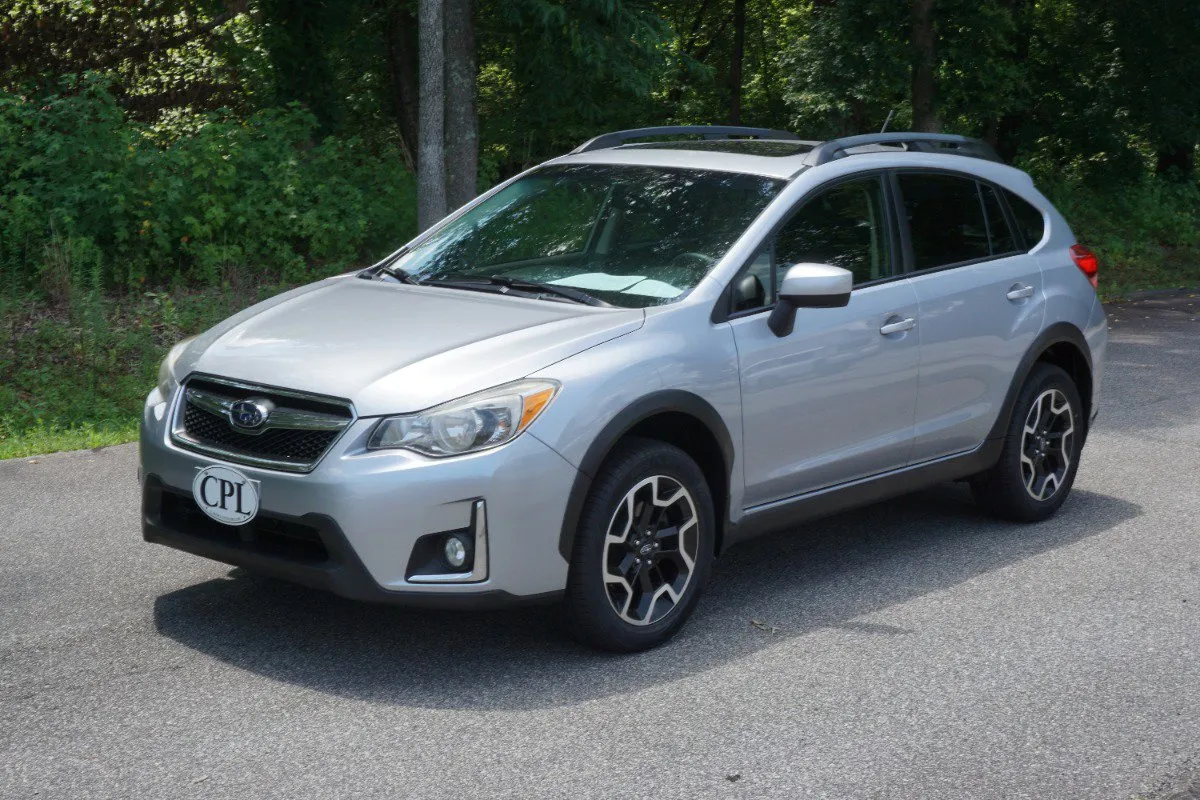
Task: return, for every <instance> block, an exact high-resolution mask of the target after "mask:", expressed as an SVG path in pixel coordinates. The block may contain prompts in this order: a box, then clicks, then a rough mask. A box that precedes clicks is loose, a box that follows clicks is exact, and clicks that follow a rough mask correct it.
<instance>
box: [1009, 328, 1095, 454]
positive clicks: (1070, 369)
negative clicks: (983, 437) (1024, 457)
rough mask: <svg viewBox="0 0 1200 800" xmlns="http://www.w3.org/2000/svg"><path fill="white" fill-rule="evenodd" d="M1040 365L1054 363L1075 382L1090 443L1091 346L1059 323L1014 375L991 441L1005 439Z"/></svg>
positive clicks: (1040, 339) (1036, 342)
mask: <svg viewBox="0 0 1200 800" xmlns="http://www.w3.org/2000/svg"><path fill="white" fill-rule="evenodd" d="M1038 363H1046V364H1053V365H1054V366H1056V367H1059V368H1061V369H1062V370H1063V371H1064V372H1066V373H1067V374H1068V375H1070V376H1071V379H1072V380H1073V381H1075V387H1076V388H1077V389H1078V390H1079V400H1080V402H1081V403H1083V437H1082V439H1083V442H1084V443H1086V441H1087V434H1088V429H1089V428H1090V427H1091V412H1092V358H1091V350H1090V348H1089V347H1088V344H1087V339H1085V338H1084V335H1083V331H1081V330H1079V328H1077V327H1075V326H1074V325H1072V324H1071V323H1069V322H1056V323H1054V324H1053V325H1051V326H1049V327H1048V328H1046V329H1045V330H1044V331H1042V332H1041V333H1040V334H1039V335H1038V337H1037V339H1035V340H1034V342H1033V345H1032V346H1030V348H1029V350H1027V351H1026V352H1025V355H1024V356H1023V357H1022V358H1021V363H1020V364H1019V365H1018V367H1017V371H1016V374H1015V375H1014V376H1013V381H1012V384H1011V385H1010V386H1009V387H1008V394H1007V395H1006V396H1005V398H1004V405H1003V406H1002V407H1001V413H1000V415H999V416H998V417H997V418H996V422H995V424H994V425H993V426H992V430H991V432H990V433H989V434H988V438H989V439H996V438H1002V437H1003V436H1004V434H1005V431H1006V430H1007V428H1008V421H1009V419H1010V418H1011V416H1012V411H1013V406H1014V405H1015V404H1016V402H1017V395H1018V394H1019V393H1020V391H1021V387H1022V386H1024V385H1025V381H1026V380H1027V379H1028V378H1029V373H1030V371H1031V370H1032V369H1033V366H1034V364H1038ZM1082 446H1083V444H1082V443H1081V444H1080V447H1082Z"/></svg>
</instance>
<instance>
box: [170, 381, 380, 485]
mask: <svg viewBox="0 0 1200 800" xmlns="http://www.w3.org/2000/svg"><path fill="white" fill-rule="evenodd" d="M193 381H196V382H202V383H205V384H215V385H217V386H223V387H229V388H230V389H231V390H235V391H238V392H243V393H245V392H250V393H253V394H254V395H263V396H265V397H267V398H270V399H273V401H274V402H275V407H274V408H273V409H272V410H271V414H270V416H269V418H268V420H267V422H266V424H264V425H263V426H262V428H261V429H258V430H247V429H245V428H241V427H238V426H235V425H233V424H232V423H231V422H230V420H229V410H230V407H231V406H232V405H233V404H234V403H235V402H237V401H238V400H239V399H241V398H238V397H229V396H225V395H222V394H218V393H216V392H213V391H209V390H207V389H196V388H193V387H192V386H191V385H190V384H191V383H192V382H193ZM289 399H292V400H296V401H301V402H305V403H311V404H320V405H324V406H334V407H337V408H341V409H344V410H345V415H344V416H342V415H338V414H326V413H321V412H319V411H313V410H311V409H303V408H290V407H288V406H287V401H288V400H289ZM189 406H191V407H192V408H194V409H198V410H199V411H200V412H203V413H206V414H209V415H212V416H213V417H214V418H220V419H222V420H223V421H224V424H225V425H227V426H228V427H229V430H230V431H232V432H233V433H235V434H237V435H238V436H241V437H246V442H245V447H244V448H234V447H229V446H224V445H221V444H217V443H213V442H208V441H203V440H201V439H198V438H196V437H195V436H193V435H191V434H189V433H188V431H187V429H186V427H185V412H186V411H187V409H188V407H189ZM357 419H358V415H357V413H356V412H355V410H354V406H353V405H352V404H351V403H350V402H348V401H347V400H343V399H341V398H337V397H329V396H326V395H318V394H311V393H306V392H298V391H295V390H292V389H279V388H276V387H273V386H263V385H259V384H252V383H245V382H242V381H235V380H231V379H229V378H218V377H216V376H213V375H205V374H201V373H195V374H192V375H189V376H187V377H186V378H185V379H184V380H183V382H182V383H181V385H180V388H179V389H178V390H177V391H176V392H175V398H174V401H173V404H172V408H171V426H170V431H171V433H170V436H171V441H172V443H174V444H175V445H177V446H179V447H181V448H183V449H186V450H193V451H195V452H198V453H204V454H206V455H211V456H216V457H217V458H220V459H222V460H225V461H230V462H233V463H237V464H246V465H249V466H255V467H262V468H264V469H274V470H280V471H283V472H296V473H307V472H311V471H312V470H313V469H315V468H316V466H317V464H319V463H320V461H321V459H322V458H324V457H325V456H326V455H327V454H328V453H329V451H330V450H332V449H333V447H334V445H336V444H337V442H338V441H339V440H340V439H341V438H342V436H343V435H344V434H345V432H346V431H347V430H348V429H349V428H350V427H351V425H353V424H354V422H355V421H356V420H357ZM268 431H277V432H278V431H283V432H288V431H290V432H296V433H302V432H304V431H311V432H313V433H314V434H316V433H329V434H332V436H331V437H330V438H329V441H328V443H327V444H325V445H324V448H323V449H322V450H321V452H320V454H319V455H317V456H316V457H315V458H311V459H290V460H289V459H286V458H280V457H272V456H267V455H262V454H256V453H254V452H253V449H254V446H255V440H254V437H256V436H261V435H262V434H264V433H267V432H268ZM268 438H269V437H268Z"/></svg>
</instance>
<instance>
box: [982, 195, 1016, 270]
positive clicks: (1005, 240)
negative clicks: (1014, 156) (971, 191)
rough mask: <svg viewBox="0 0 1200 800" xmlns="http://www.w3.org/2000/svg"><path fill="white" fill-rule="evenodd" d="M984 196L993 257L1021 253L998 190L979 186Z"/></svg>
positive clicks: (984, 208) (984, 207)
mask: <svg viewBox="0 0 1200 800" xmlns="http://www.w3.org/2000/svg"><path fill="white" fill-rule="evenodd" d="M979 191H980V192H981V193H982V195H983V210H984V211H986V212H987V226H988V236H989V239H990V240H991V244H992V255H994V256H1003V255H1008V254H1009V253H1016V252H1019V251H1020V249H1021V248H1019V247H1017V240H1016V237H1014V236H1013V232H1012V229H1011V228H1009V227H1008V218H1007V217H1006V216H1004V208H1003V207H1002V206H1001V205H1000V197H999V196H998V195H997V194H996V190H995V189H993V188H992V187H991V186H988V185H986V184H982V183H981V184H979Z"/></svg>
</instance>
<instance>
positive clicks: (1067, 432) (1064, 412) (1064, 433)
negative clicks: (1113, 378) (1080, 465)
mask: <svg viewBox="0 0 1200 800" xmlns="http://www.w3.org/2000/svg"><path fill="white" fill-rule="evenodd" d="M1074 439H1075V415H1074V413H1073V412H1072V411H1071V403H1070V402H1069V401H1068V400H1067V396H1066V395H1065V394H1063V393H1062V392H1061V391H1059V390H1058V389H1047V390H1046V391H1044V392H1042V393H1041V394H1039V395H1038V396H1037V399H1036V400H1034V401H1033V405H1032V407H1030V409H1029V414H1028V415H1027V416H1026V417H1025V430H1024V433H1023V434H1022V435H1021V478H1022V481H1023V482H1024V484H1025V491H1026V492H1028V493H1029V496H1030V497H1032V498H1033V499H1034V500H1038V501H1044V500H1049V499H1050V498H1051V497H1053V496H1054V495H1055V494H1056V493H1057V492H1058V490H1059V489H1060V488H1061V487H1062V485H1063V480H1064V479H1065V478H1066V475H1067V472H1068V470H1070V468H1071V453H1072V452H1073V449H1074Z"/></svg>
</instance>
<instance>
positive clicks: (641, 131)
mask: <svg viewBox="0 0 1200 800" xmlns="http://www.w3.org/2000/svg"><path fill="white" fill-rule="evenodd" d="M683 135H695V136H703V137H704V138H705V139H731V138H733V137H734V136H745V137H753V138H756V139H799V138H800V137H799V136H797V135H796V134H794V133H789V132H788V131H777V130H772V129H771V128H742V127H738V126H736V125H660V126H658V127H655V128H633V129H631V130H627V131H614V132H613V133H604V134H601V135H599V136H597V137H596V138H594V139H589V140H587V141H586V142H584V143H583V144H581V145H579V147H576V148H575V149H574V150H572V151H571V155H575V154H577V153H588V152H591V151H592V150H607V149H608V148H610V147H618V146H620V145H622V144H625V142H628V141H631V140H633V139H646V138H648V137H651V136H683Z"/></svg>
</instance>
